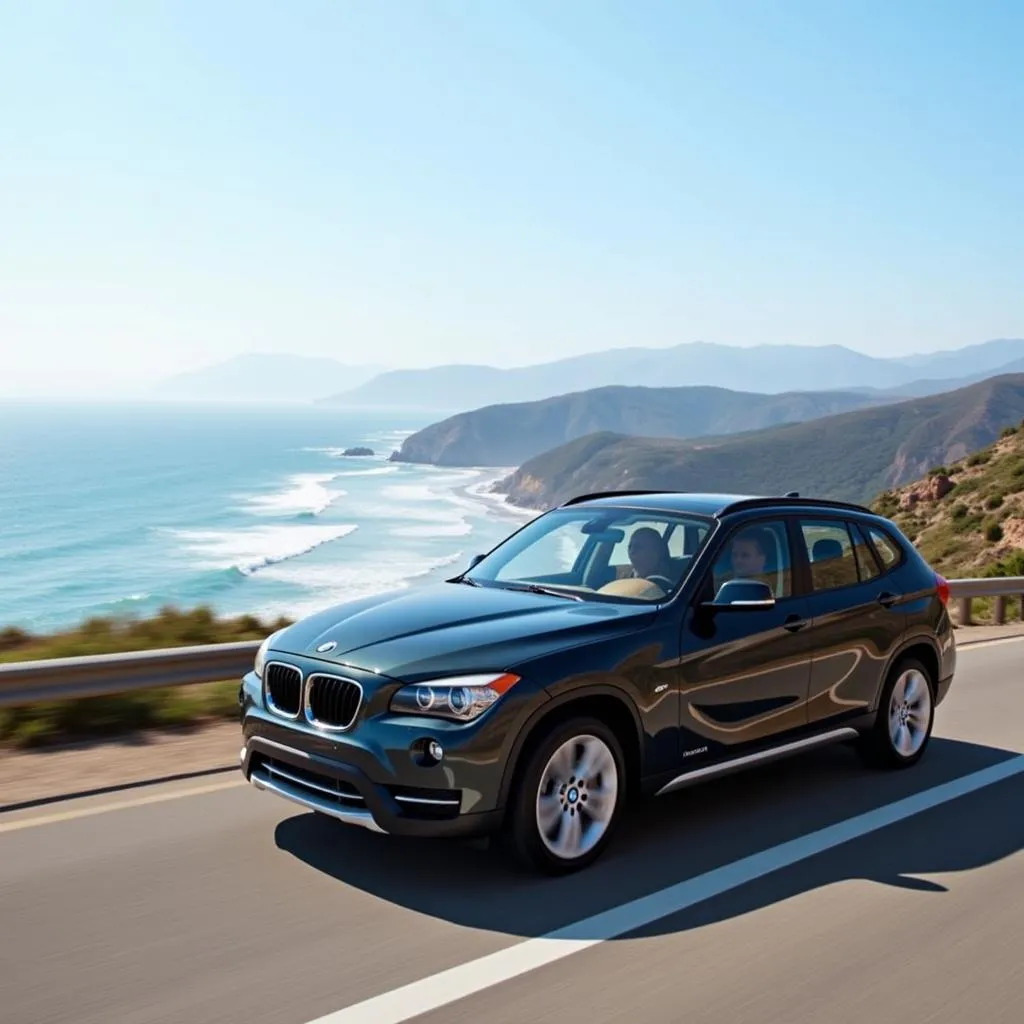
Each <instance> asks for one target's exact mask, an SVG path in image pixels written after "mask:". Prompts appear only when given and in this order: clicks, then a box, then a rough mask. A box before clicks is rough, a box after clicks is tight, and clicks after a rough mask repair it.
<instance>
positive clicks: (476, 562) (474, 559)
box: [466, 555, 485, 572]
mask: <svg viewBox="0 0 1024 1024" xmlns="http://www.w3.org/2000/svg"><path fill="white" fill-rule="evenodd" d="M484 558H485V556H484V555H474V556H473V557H472V558H471V559H470V560H469V569H472V568H473V566H474V565H479V564H480V563H481V562H482V561H483V560H484ZM469 569H467V570H466V572H469Z"/></svg>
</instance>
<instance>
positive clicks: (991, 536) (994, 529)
mask: <svg viewBox="0 0 1024 1024" xmlns="http://www.w3.org/2000/svg"><path fill="white" fill-rule="evenodd" d="M1002 539H1003V528H1002V527H1001V526H1000V525H999V524H998V523H989V524H988V526H986V527H985V540H987V541H988V542H989V543H990V544H997V543H998V542H999V541H1001V540H1002Z"/></svg>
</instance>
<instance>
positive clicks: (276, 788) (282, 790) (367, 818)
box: [249, 768, 385, 832]
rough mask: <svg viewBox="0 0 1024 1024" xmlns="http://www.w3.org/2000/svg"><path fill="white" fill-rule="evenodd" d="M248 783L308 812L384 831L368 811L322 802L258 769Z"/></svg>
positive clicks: (308, 793)
mask: <svg viewBox="0 0 1024 1024" xmlns="http://www.w3.org/2000/svg"><path fill="white" fill-rule="evenodd" d="M249 781H250V782H251V783H252V784H253V785H254V786H255V787H256V788H257V789H265V790H269V791H270V792H271V793H276V794H277V795H278V796H283V797H284V798H285V799H286V800H291V801H293V802H294V803H297V804H300V805H301V806H303V807H306V808H309V809H310V810H313V811H320V812H321V813H322V814H329V815H330V816H331V817H332V818H337V819H338V820H339V821H344V822H345V823H346V824H348V825H359V826H361V827H362V828H367V829H369V830H370V831H371V832H384V831H385V830H384V829H382V828H381V827H380V825H378V824H377V822H376V821H374V818H373V815H372V814H371V813H370V812H369V811H359V810H354V809H353V810H351V811H350V810H347V809H345V808H342V807H339V806H338V805H337V804H336V803H333V802H331V801H328V800H322V799H320V797H318V796H315V795H314V794H312V793H310V792H308V791H307V792H301V791H300V790H299V788H298V787H297V786H290V785H288V783H286V782H282V781H281V780H279V779H275V778H273V777H272V776H271V775H269V774H266V773H264V772H263V770H262V769H260V768H257V769H256V770H255V771H254V772H253V773H252V775H251V776H250V777H249Z"/></svg>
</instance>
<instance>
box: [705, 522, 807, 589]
mask: <svg viewBox="0 0 1024 1024" xmlns="http://www.w3.org/2000/svg"><path fill="white" fill-rule="evenodd" d="M712 573H713V586H714V590H715V591H717V590H718V588H719V587H720V586H721V585H722V584H723V583H725V582H726V580H734V579H744V578H746V579H756V580H763V581H764V582H765V583H767V584H768V586H770V587H771V588H772V593H773V594H774V595H775V597H776V599H778V598H783V597H789V596H791V595H792V593H793V560H792V558H791V557H790V551H789V538H788V536H787V533H786V523H785V521H784V520H782V519H773V520H766V521H761V522H757V523H751V524H750V525H748V526H741V527H740V528H739V529H738V530H736V531H735V532H734V533H732V534H731V535H730V536H729V538H728V539H727V540H726V542H725V546H724V547H723V548H722V551H721V553H720V554H719V556H718V558H717V559H716V561H715V565H714V569H713V570H712Z"/></svg>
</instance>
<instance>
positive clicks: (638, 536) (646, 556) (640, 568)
mask: <svg viewBox="0 0 1024 1024" xmlns="http://www.w3.org/2000/svg"><path fill="white" fill-rule="evenodd" d="M629 560H630V562H631V563H632V565H633V576H634V578H645V577H650V576H663V577H665V578H666V579H668V580H671V579H672V578H673V575H674V572H673V569H672V558H671V556H670V555H669V552H668V544H667V543H666V542H665V538H664V537H662V535H661V534H660V533H658V531H657V530H655V529H654V527H653V526H641V527H640V529H638V530H634V532H633V535H632V536H631V537H630V538H629Z"/></svg>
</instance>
